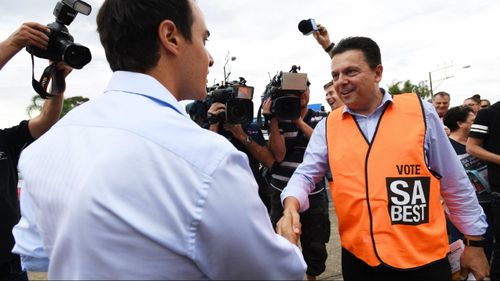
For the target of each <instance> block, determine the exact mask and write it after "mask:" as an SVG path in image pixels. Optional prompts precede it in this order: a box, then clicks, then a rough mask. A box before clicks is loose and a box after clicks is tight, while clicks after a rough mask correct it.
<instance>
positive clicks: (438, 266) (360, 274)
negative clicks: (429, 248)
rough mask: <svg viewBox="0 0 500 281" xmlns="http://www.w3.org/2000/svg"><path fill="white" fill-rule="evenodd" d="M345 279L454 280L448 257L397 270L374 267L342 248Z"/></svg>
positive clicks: (383, 266) (382, 266) (380, 266)
mask: <svg viewBox="0 0 500 281" xmlns="http://www.w3.org/2000/svg"><path fill="white" fill-rule="evenodd" d="M342 275H343V277H344V280H452V279H451V268H450V263H449V262H448V258H444V259H442V260H439V261H436V262H434V263H432V264H430V265H427V266H425V267H422V268H419V269H414V270H406V271H403V270H397V269H393V268H390V267H388V266H385V265H383V264H382V265H379V266H377V267H372V266H369V265H368V264H366V263H365V262H364V261H362V260H360V259H358V258H357V257H355V256H354V255H353V254H351V253H350V252H349V251H347V250H346V249H344V248H342Z"/></svg>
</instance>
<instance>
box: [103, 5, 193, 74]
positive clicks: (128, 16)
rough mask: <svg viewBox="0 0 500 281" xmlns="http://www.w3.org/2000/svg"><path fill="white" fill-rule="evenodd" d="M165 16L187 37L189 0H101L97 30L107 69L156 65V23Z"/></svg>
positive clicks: (190, 21) (139, 69)
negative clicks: (102, 0)
mask: <svg viewBox="0 0 500 281" xmlns="http://www.w3.org/2000/svg"><path fill="white" fill-rule="evenodd" d="M167 19H168V20H171V21H173V22H174V23H175V25H176V27H177V29H178V30H179V32H180V33H181V34H182V36H184V38H186V39H187V40H188V41H190V40H191V25H192V24H193V20H194V19H193V13H192V10H191V6H190V3H189V0H140V1H139V0H105V1H104V3H103V4H102V6H101V8H100V9H99V13H98V15H97V31H98V32H99V37H100V39H101V44H102V46H103V47H104V51H105V52H106V59H107V60H108V63H109V66H110V67H111V70H113V71H117V70H124V71H134V72H140V73H145V72H146V71H148V70H150V69H151V68H153V67H154V66H156V64H157V63H158V60H159V58H160V53H159V46H160V43H159V39H158V26H159V24H160V23H161V22H162V21H164V20H167Z"/></svg>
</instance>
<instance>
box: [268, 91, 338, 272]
mask: <svg viewBox="0 0 500 281" xmlns="http://www.w3.org/2000/svg"><path fill="white" fill-rule="evenodd" d="M308 103H309V88H307V90H306V91H305V92H304V93H302V94H300V106H301V112H300V116H299V118H297V119H296V120H278V118H277V117H276V116H272V117H271V122H270V128H269V147H270V149H271V151H272V153H273V155H274V157H275V159H276V164H275V166H274V167H273V168H272V169H271V183H270V185H271V221H272V223H273V225H274V226H276V223H277V222H278V220H279V219H280V217H281V216H282V214H283V206H282V205H281V200H280V194H281V192H282V190H283V188H284V187H285V186H286V184H287V183H288V180H289V179H290V176H291V175H292V174H293V172H294V171H295V169H296V168H297V166H298V165H299V164H300V163H301V162H302V158H303V156H304V151H305V149H306V147H307V144H308V142H309V138H310V137H311V134H312V132H313V129H314V127H316V124H318V122H319V121H320V120H321V119H322V118H323V117H324V116H322V115H321V114H320V113H319V112H315V111H314V110H312V109H308V107H307V104H308ZM271 104H272V102H271V100H270V99H269V100H267V101H265V102H264V105H263V108H262V109H263V113H264V114H267V115H268V116H269V115H270V114H271V110H270V109H271ZM309 199H310V202H311V208H310V209H309V210H308V211H306V212H304V213H303V214H302V217H301V221H300V222H301V223H302V225H303V229H302V230H303V232H302V236H301V237H300V244H301V246H302V253H303V254H304V259H305V261H306V263H307V272H306V273H307V279H308V280H315V279H316V276H318V275H320V274H321V273H322V272H324V271H325V268H326V266H325V262H326V259H327V256H328V254H327V251H326V245H325V244H326V243H327V242H328V240H329V238H330V220H329V217H328V207H327V206H328V204H327V199H326V190H325V181H324V180H322V181H320V182H319V183H318V184H316V186H315V188H314V190H311V191H310V192H309ZM293 242H294V243H295V242H296V241H293Z"/></svg>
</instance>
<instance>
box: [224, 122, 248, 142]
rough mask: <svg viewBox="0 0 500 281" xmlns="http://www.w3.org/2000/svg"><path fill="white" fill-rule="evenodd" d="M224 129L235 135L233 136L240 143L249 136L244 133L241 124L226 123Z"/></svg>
mask: <svg viewBox="0 0 500 281" xmlns="http://www.w3.org/2000/svg"><path fill="white" fill-rule="evenodd" d="M224 129H225V130H226V131H229V132H231V133H232V134H233V136H234V137H235V138H237V139H239V140H240V141H241V140H243V139H245V138H246V136H247V134H246V133H245V131H243V127H242V126H241V124H229V123H224Z"/></svg>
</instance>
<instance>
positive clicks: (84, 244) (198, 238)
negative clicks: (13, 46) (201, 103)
mask: <svg viewBox="0 0 500 281" xmlns="http://www.w3.org/2000/svg"><path fill="white" fill-rule="evenodd" d="M19 168H20V171H21V173H22V175H23V176H24V178H25V183H24V188H23V190H22V192H23V194H22V195H21V196H27V197H28V198H29V199H28V201H32V204H30V205H29V206H27V204H24V205H23V211H22V212H23V216H24V217H23V221H22V222H20V224H19V225H18V226H17V227H16V229H15V230H14V235H15V237H16V246H15V249H14V252H16V253H19V254H21V255H23V256H31V257H33V256H35V257H37V256H39V255H38V254H39V253H34V252H32V251H30V249H40V245H38V246H36V245H34V241H36V238H29V239H26V237H29V236H32V237H36V236H37V229H38V231H39V233H40V236H41V238H42V240H43V249H44V250H45V252H46V253H47V256H48V257H49V260H50V262H49V267H48V271H49V278H50V279H115V280H119V279H157V280H160V279H191V280H197V279H302V278H303V277H304V273H305V269H306V265H305V263H304V260H303V258H302V254H301V253H300V250H299V249H298V247H297V246H295V245H292V244H291V243H289V242H288V241H287V240H285V239H284V238H282V237H281V236H278V235H277V234H275V232H274V231H273V228H272V226H271V222H270V219H269V217H268V214H267V211H266V208H265V206H264V205H263V203H262V202H261V200H260V198H259V196H258V192H257V184H256V183H255V180H254V177H253V175H252V173H251V171H250V167H249V166H248V159H247V157H246V156H245V155H244V154H243V153H241V152H238V151H237V150H236V149H235V148H234V147H233V146H232V145H231V144H230V143H229V142H228V141H227V140H226V139H225V138H223V137H221V136H219V135H217V134H215V133H213V132H210V131H208V130H204V129H202V128H200V127H199V126H198V125H197V124H195V123H194V122H193V121H191V119H190V118H189V117H188V116H187V115H186V113H185V112H184V109H183V106H182V105H181V104H180V103H178V101H177V100H176V99H175V98H174V96H172V95H171V93H169V92H168V90H166V89H165V88H164V87H163V86H162V85H161V84H160V83H159V82H158V81H157V80H155V79H154V78H153V77H151V76H147V75H143V74H138V73H131V72H115V73H114V74H113V77H112V79H111V81H110V83H109V86H108V88H107V90H106V91H105V92H104V94H102V95H101V96H99V97H97V98H94V99H92V100H91V101H89V102H87V103H85V104H83V105H82V106H80V107H78V108H76V109H74V110H73V111H72V112H70V113H69V114H68V115H67V116H66V117H64V118H63V119H62V120H61V121H60V122H58V123H57V124H56V125H55V126H54V127H53V128H52V129H51V130H50V131H49V132H47V133H46V134H45V135H43V136H42V137H41V138H40V139H39V140H37V141H36V142H35V143H33V144H32V145H30V146H29V147H28V148H27V149H26V150H25V151H24V152H23V154H22V156H21V160H20V164H19ZM35 228H37V229H35ZM26 244H27V245H26ZM24 260H25V261H26V259H24ZM33 265H34V266H36V264H33ZM24 266H25V267H27V269H30V264H24Z"/></svg>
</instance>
